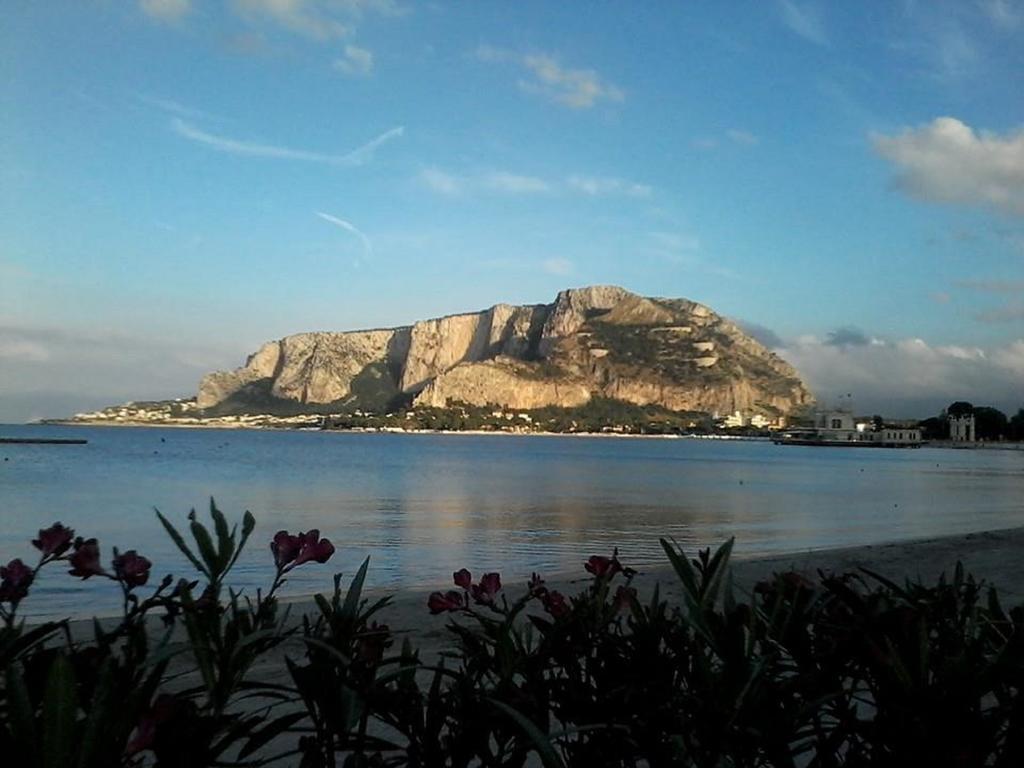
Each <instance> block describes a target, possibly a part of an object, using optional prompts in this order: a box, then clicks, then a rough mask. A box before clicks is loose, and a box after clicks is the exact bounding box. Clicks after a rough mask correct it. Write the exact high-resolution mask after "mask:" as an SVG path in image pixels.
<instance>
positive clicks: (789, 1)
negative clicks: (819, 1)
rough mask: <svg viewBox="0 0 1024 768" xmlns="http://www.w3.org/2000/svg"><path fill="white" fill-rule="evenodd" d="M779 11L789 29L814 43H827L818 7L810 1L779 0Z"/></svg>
mask: <svg viewBox="0 0 1024 768" xmlns="http://www.w3.org/2000/svg"><path fill="white" fill-rule="evenodd" d="M779 12H780V13H781V14H782V21H783V23H784V24H785V25H786V26H787V27H789V29H790V31H792V32H794V33H796V34H797V35H799V36H800V37H802V38H803V39H804V40H807V41H808V42H811V43H814V44H815V45H828V35H827V34H826V32H825V25H824V23H823V22H822V20H821V9H820V8H818V7H817V6H815V5H812V4H811V3H797V2H796V0H779Z"/></svg>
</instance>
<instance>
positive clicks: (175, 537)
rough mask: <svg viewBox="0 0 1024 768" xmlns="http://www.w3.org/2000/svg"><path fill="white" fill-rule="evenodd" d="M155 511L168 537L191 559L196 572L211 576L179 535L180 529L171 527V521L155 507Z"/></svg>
mask: <svg viewBox="0 0 1024 768" xmlns="http://www.w3.org/2000/svg"><path fill="white" fill-rule="evenodd" d="M153 511H154V512H156V516H157V517H158V518H160V523H161V524H162V525H163V527H164V530H165V531H167V535H168V536H170V537H171V541H173V542H174V544H175V546H177V547H178V549H180V550H181V552H182V554H183V555H185V557H187V558H188V559H189V561H190V562H191V563H192V565H194V566H195V567H196V570H197V571H199V572H200V573H204V574H206V575H207V576H210V574H209V572H208V571H207V570H206V568H204V567H203V564H202V563H200V562H199V559H198V558H197V557H196V556H195V555H193V554H192V550H191V549H189V548H188V544H186V543H185V539H183V538H182V537H181V534H180V533H178V529H177V528H175V527H174V526H173V525H171V523H170V521H168V519H167V518H166V517H164V516H163V515H161V514H160V510H159V509H157V508H156V507H154V508H153Z"/></svg>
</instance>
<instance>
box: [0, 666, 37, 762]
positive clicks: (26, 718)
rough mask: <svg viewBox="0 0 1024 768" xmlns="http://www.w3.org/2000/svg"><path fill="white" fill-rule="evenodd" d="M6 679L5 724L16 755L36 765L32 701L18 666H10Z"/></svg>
mask: <svg viewBox="0 0 1024 768" xmlns="http://www.w3.org/2000/svg"><path fill="white" fill-rule="evenodd" d="M6 678H7V686H6V687H7V691H6V693H7V717H8V718H9V722H8V723H7V727H8V729H10V732H11V736H12V737H13V739H12V740H13V741H14V743H15V744H16V745H17V746H18V753H20V754H21V755H23V756H24V757H25V758H26V759H29V758H31V765H38V764H39V759H38V755H37V754H36V728H35V718H34V716H33V714H34V713H33V708H32V700H31V698H29V694H28V688H27V686H26V685H25V678H24V677H23V676H22V674H21V669H20V667H18V666H15V665H13V664H12V665H11V666H9V667H8V668H7V671H6Z"/></svg>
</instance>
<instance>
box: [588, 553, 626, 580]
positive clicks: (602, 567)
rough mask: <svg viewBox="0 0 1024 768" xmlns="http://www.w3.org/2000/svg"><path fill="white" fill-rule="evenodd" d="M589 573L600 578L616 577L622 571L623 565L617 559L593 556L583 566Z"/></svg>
mask: <svg viewBox="0 0 1024 768" xmlns="http://www.w3.org/2000/svg"><path fill="white" fill-rule="evenodd" d="M583 567H584V568H586V570H587V572H588V573H592V574H594V575H595V576H597V577H598V578H601V577H603V576H608V577H611V576H614V575H615V574H616V573H619V572H620V571H621V570H622V564H621V563H619V559H618V558H617V557H605V556H604V555H592V556H591V558H590V559H589V560H588V561H587V562H586V563H584V564H583Z"/></svg>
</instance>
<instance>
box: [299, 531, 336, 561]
mask: <svg viewBox="0 0 1024 768" xmlns="http://www.w3.org/2000/svg"><path fill="white" fill-rule="evenodd" d="M333 554H334V545H333V544H331V541H330V539H321V538H320V531H318V530H317V529H316V528H314V529H313V530H311V531H310V532H309V533H300V534H299V556H298V557H296V558H295V564H294V565H293V566H292V567H293V568H294V567H295V566H297V565H302V564H303V563H308V562H309V561H310V560H315V561H316V562H318V563H326V562H327V561H328V560H330V559H331V555H333Z"/></svg>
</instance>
